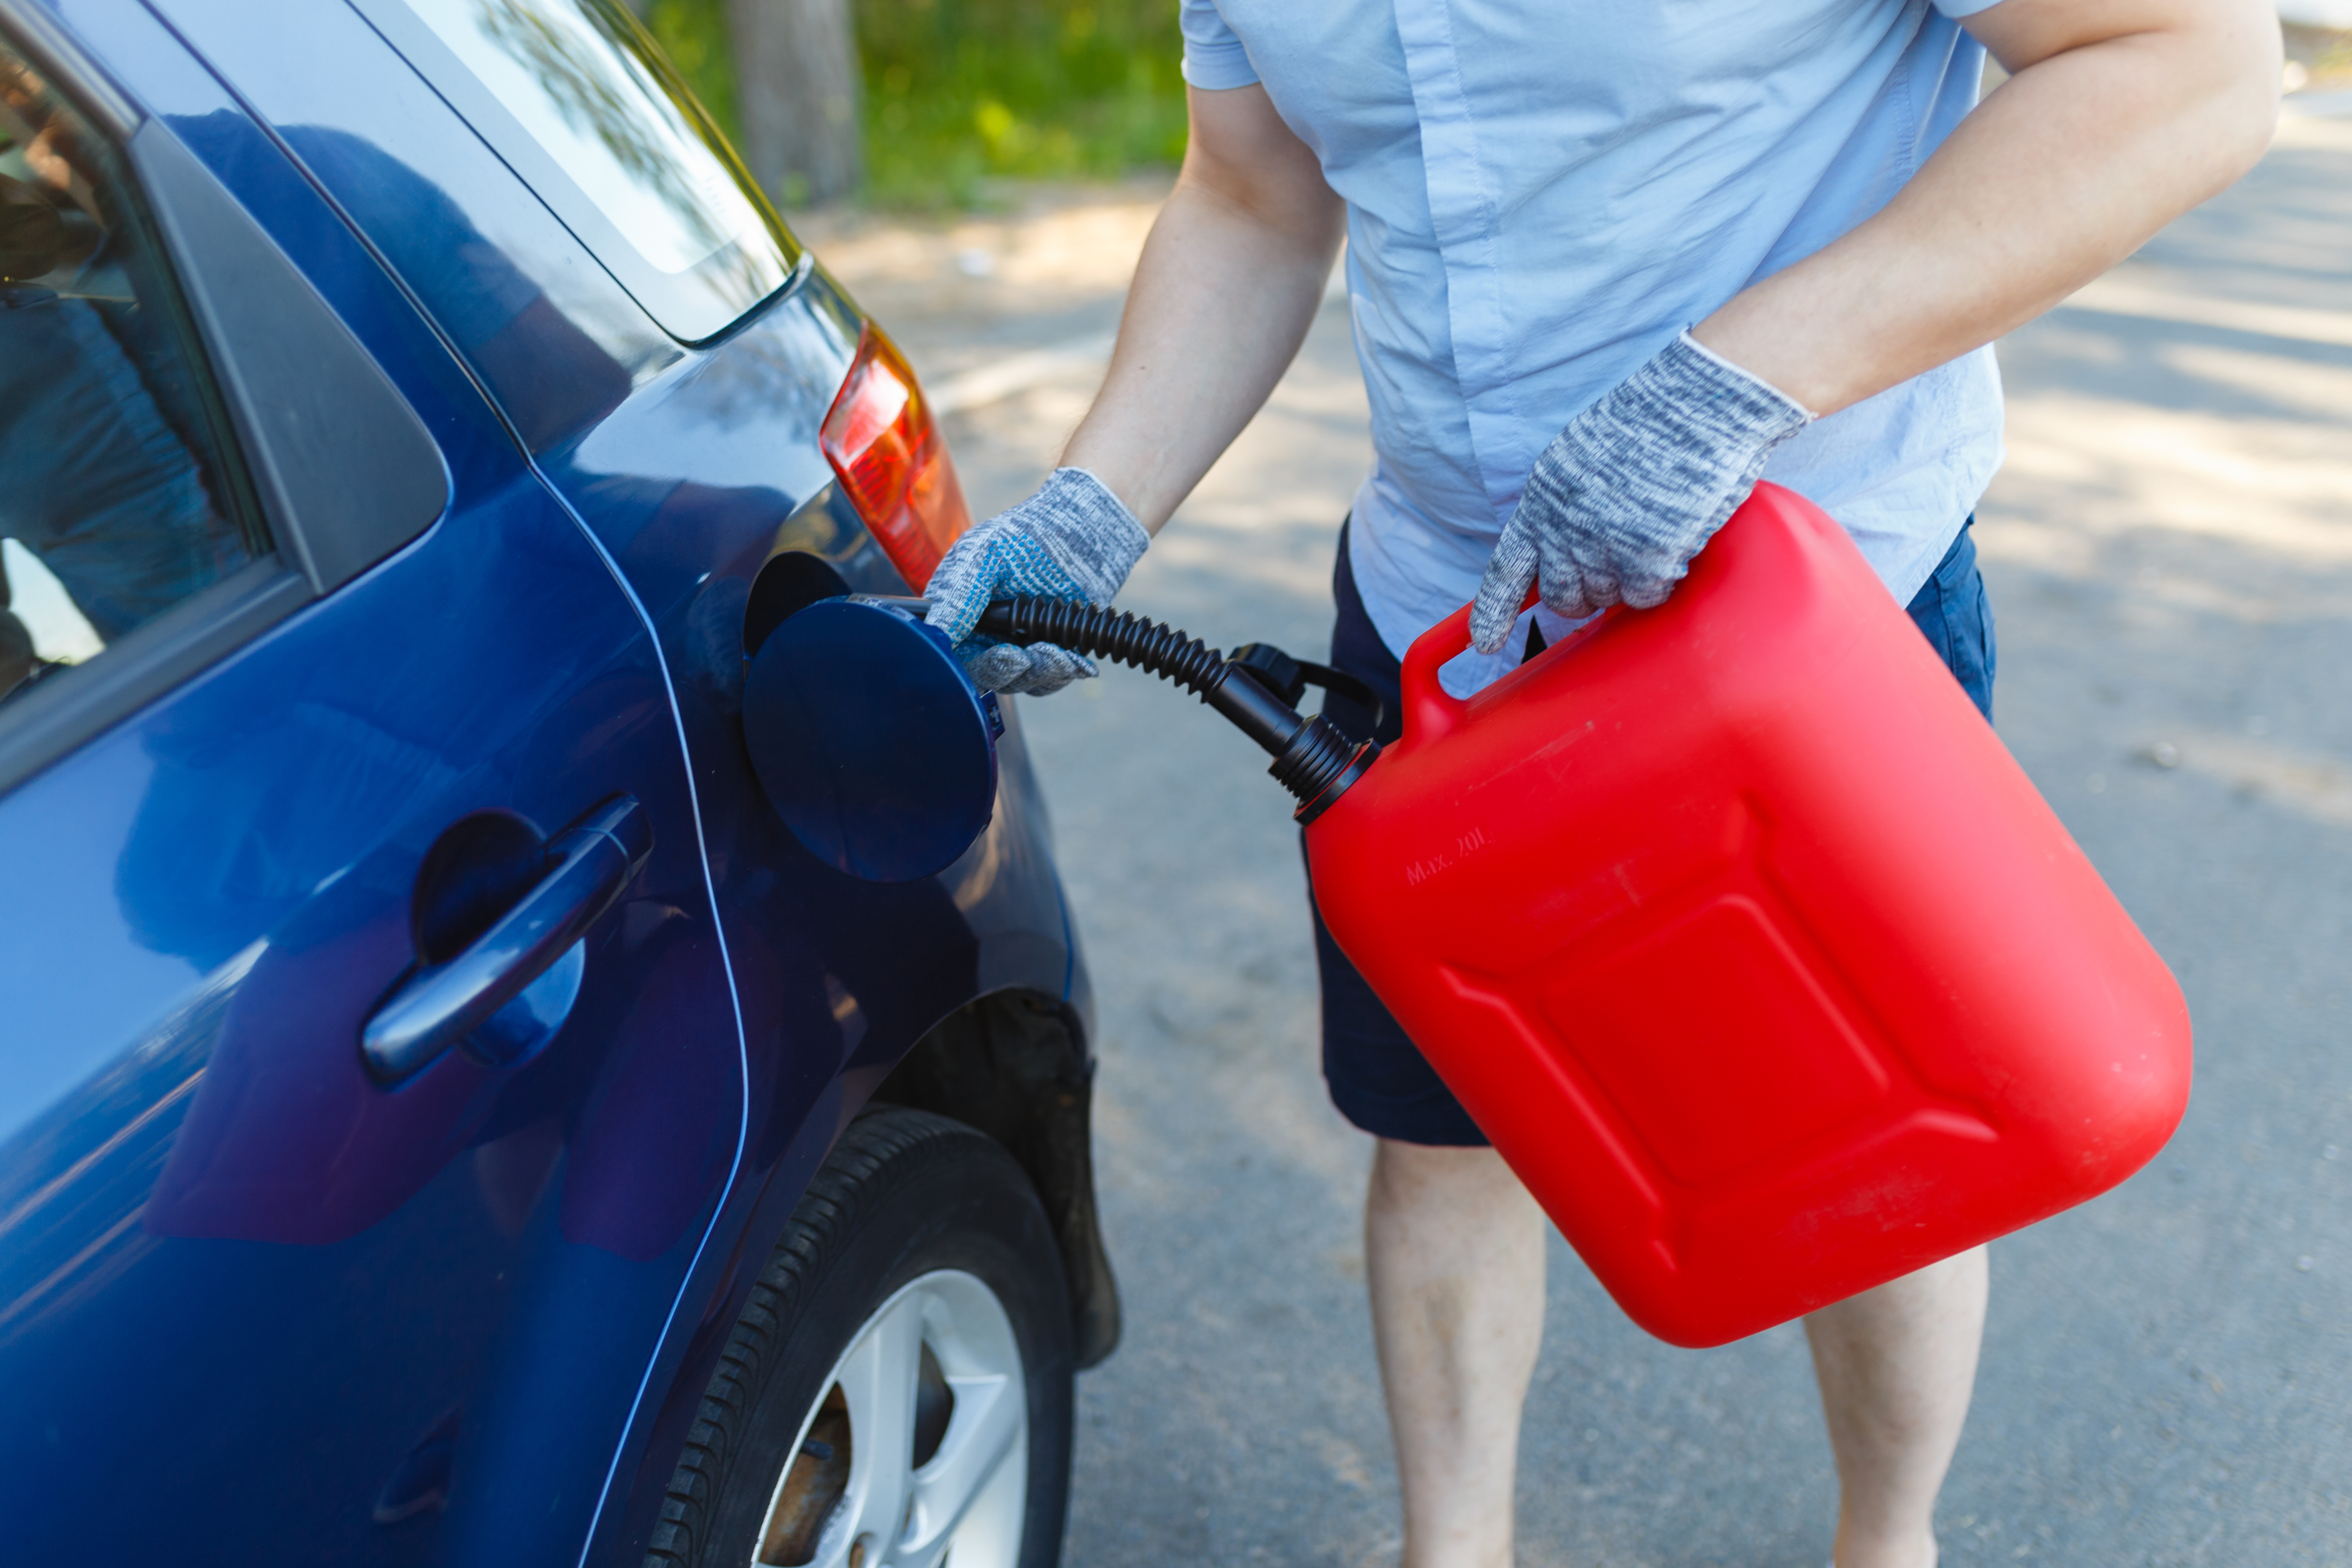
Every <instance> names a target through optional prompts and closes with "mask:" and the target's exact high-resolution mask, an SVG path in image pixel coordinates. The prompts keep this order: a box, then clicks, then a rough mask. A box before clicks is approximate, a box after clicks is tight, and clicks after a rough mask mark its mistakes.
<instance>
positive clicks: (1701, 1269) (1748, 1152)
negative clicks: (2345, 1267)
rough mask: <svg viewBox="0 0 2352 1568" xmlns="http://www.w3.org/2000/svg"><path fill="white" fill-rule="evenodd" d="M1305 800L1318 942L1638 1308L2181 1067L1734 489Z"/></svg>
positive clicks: (2153, 1018)
mask: <svg viewBox="0 0 2352 1568" xmlns="http://www.w3.org/2000/svg"><path fill="white" fill-rule="evenodd" d="M1468 626H1469V611H1468V609H1467V608H1466V607H1465V609H1463V610H1461V611H1459V612H1457V613H1455V614H1454V616H1450V617H1449V618H1448V619H1446V620H1445V621H1444V622H1443V623H1441V624H1440V625H1438V626H1435V627H1434V628H1433V629H1432V630H1431V631H1430V632H1429V633H1428V634H1427V635H1425V636H1424V637H1422V638H1421V640H1420V641H1418V642H1416V643H1415V644H1414V645H1413V646H1412V650H1411V651H1410V652H1409V653H1408V654H1407V655H1406V657H1405V660H1404V705H1405V714H1404V738H1403V739H1402V741H1401V742H1399V743H1397V744H1396V745H1393V746H1391V747H1390V748H1388V749H1387V750H1386V751H1385V752H1382V753H1381V756H1380V758H1379V760H1378V761H1377V762H1376V763H1374V764H1373V765H1372V767H1371V768H1370V771H1369V772H1367V773H1365V774H1364V776H1363V777H1362V778H1361V779H1360V780H1359V781H1358V782H1357V783H1356V784H1355V785H1354V786H1353V787H1352V788H1350V789H1349V791H1348V792H1347V793H1346V794H1345V795H1341V796H1340V797H1339V799H1338V800H1336V801H1335V802H1333V803H1332V805H1330V807H1329V808H1328V810H1326V811H1325V812H1324V813H1323V815H1322V816H1319V817H1318V818H1316V819H1315V820H1314V821H1313V822H1312V823H1311V824H1310V825H1309V826H1308V827H1307V860H1308V864H1309V867H1310V869H1311V872H1312V875H1313V879H1314V884H1315V889H1316V896H1317V900H1318V904H1319V905H1320V907H1321V909H1322V911H1323V915H1324V919H1325V920H1326V921H1327V922H1328V924H1329V926H1330V928H1331V932H1332V934H1333V936H1335V937H1336V938H1337V939H1338V940H1339V946H1340V948H1341V949H1342V950H1343V951H1344V952H1347V954H1348V956H1349V958H1350V959H1351V960H1353V961H1354V962H1355V963H1356V965H1357V967H1358V968H1359V969H1360V970H1361V971H1362V972H1363V973H1364V975H1365V977H1366V978H1367V979H1368V980H1370V983H1371V984H1372V988H1373V989H1374V991H1376V992H1377V993H1378V994H1380V997H1381V1000H1382V1001H1383V1002H1385V1003H1386V1004H1387V1005H1388V1006H1389V1008H1390V1010H1391V1012H1393V1013H1394V1014H1395V1015H1396V1016H1397V1018H1398V1020H1399V1021H1400V1022H1401V1023H1402V1025H1403V1026H1404V1027H1405V1029H1406V1031H1407V1032H1408V1033H1409V1034H1410V1035H1411V1036H1412V1038H1413V1040H1414V1042H1415V1043H1416V1044H1417V1045H1419V1046H1420V1047H1421V1048H1422V1050H1423V1054H1424V1055H1426V1056H1427V1057H1428V1058H1429V1060H1430V1062H1431V1063H1432V1065H1433V1066H1434V1067H1435V1068H1436V1069H1437V1071H1438V1073H1439V1075H1440V1076H1441V1077H1443V1078H1444V1079H1445V1081H1446V1083H1447V1085H1448V1086H1449V1087H1450V1088H1451V1089H1453V1090H1454V1093H1455V1094H1456V1095H1457V1096H1459V1097H1460V1099H1461V1100H1462V1102H1463V1104H1464V1106H1465V1107H1466V1108H1467V1109H1468V1110H1469V1112H1470V1114H1471V1116H1472V1117H1473V1118H1475V1120H1476V1121H1477V1123H1478V1125H1479V1126H1480V1127H1481V1128H1482V1129H1484V1130H1485V1131H1486V1134H1487V1136H1488V1137H1489V1138H1491V1139H1492V1140H1493V1141H1494V1143H1495V1146H1496V1150H1497V1151H1498V1152H1500V1153H1501V1154H1502V1156H1503V1158H1504V1159H1505V1160H1506V1161H1507V1163H1509V1164H1510V1166H1511V1168H1512V1169H1513V1170H1514V1171H1516V1172H1517V1173H1518V1174H1519V1176H1520V1178H1521V1179H1522V1180H1523V1181H1524V1182H1525V1183H1526V1184H1527V1185H1528V1190H1529V1191H1530V1192H1531V1193H1533V1194H1534V1195H1535V1197H1536V1199H1537V1201H1538V1203H1540V1204H1541V1205H1543V1207H1544V1209H1545V1211H1546V1212H1547V1213H1549V1215H1551V1217H1552V1219H1553V1221H1554V1222H1555V1223H1556V1224H1558V1225H1559V1228H1560V1230H1561V1232H1562V1233H1563V1234H1564V1235H1565V1236H1566V1237H1567V1238H1568V1240H1569V1242H1570V1245H1571V1246H1573V1247H1575V1248H1576V1250H1577V1252H1578V1253H1579V1254H1580V1255H1581V1256H1582V1258H1584V1260H1585V1262H1586V1263H1587V1264H1588V1265H1590V1266H1591V1268H1592V1270H1593V1272H1594V1273H1595V1274H1597V1275H1598V1276H1599V1277H1600V1279H1601V1283H1602V1284H1603V1285H1605V1286H1606V1287H1607V1288H1608V1289H1609V1291H1610V1293H1611V1294H1612V1296H1614V1297H1615V1298H1616V1299H1617V1301H1618V1302H1619V1304H1620V1305H1622V1307H1623V1308H1624V1309H1625V1310H1626V1311H1627V1312H1628V1313H1629V1314H1631V1315H1632V1316H1633V1319H1634V1321H1637V1322H1639V1323H1640V1324H1641V1325H1642V1326H1643V1328H1645V1329H1647V1330H1649V1331H1651V1332H1652V1333H1654V1334H1656V1335H1657V1336H1658V1337H1660V1338H1661V1339H1664V1340H1668V1341H1671V1342H1674V1343H1676V1344H1683V1345H1709V1344H1719V1343H1722V1342H1725V1341H1727V1340H1733V1339H1738V1338H1739V1337H1740V1336H1742V1335H1745V1334H1750V1333H1754V1332H1756V1331H1758V1330H1760V1329H1764V1328H1767V1327H1769V1326H1770V1325H1772V1324H1774V1323H1778V1322H1781V1321H1785V1320H1787V1319H1790V1318H1792V1317H1795V1316H1797V1315H1798V1314H1800V1313H1802V1312H1806V1311H1809V1310H1812V1309H1813V1308H1816V1307H1820V1306H1823V1305H1826V1304H1827V1303H1829V1302H1832V1301H1836V1300H1843V1298H1845V1297H1847V1296H1850V1295H1853V1294H1854V1293H1855V1292H1857V1291H1860V1290H1864V1289H1868V1288H1869V1287H1871V1286H1874V1285H1877V1284H1880V1283H1882V1282H1884V1281H1885V1280H1888V1279H1895V1278H1896V1277H1898V1276H1900V1275H1903V1274H1906V1273H1908V1272H1910V1271H1911V1270H1913V1269H1916V1268H1922V1267H1924V1266H1925V1265H1927V1264H1928V1263H1931V1262H1934V1261H1936V1260H1937V1259H1938V1258H1948V1257H1950V1256H1951V1255H1953V1254H1955V1253H1958V1252H1960V1251H1964V1250H1966V1249H1967V1248H1968V1247H1972V1246H1975V1245H1976V1244H1977V1243H1979V1242H1981V1241H1985V1240H1987V1239H1989V1238H1990V1237H1996V1236H2000V1235H2002V1234H2004V1233H2005V1232H2009V1231H2012V1230H2015V1229H2017V1228H2019V1227H2020V1226H2025V1225H2029V1224H2031V1223H2032V1222H2033V1221H2035V1220H2037V1219H2041V1218H2043V1217H2044V1216H2046V1215H2052V1214H2054V1213H2056V1212H2058V1211H2059V1210H2061V1209H2063V1208H2066V1207H2068V1206H2070V1205H2074V1204H2078V1203H2081V1202H2083V1201H2084V1199H2086V1198H2089V1197H2092V1196H2093V1195H2095V1194H2098V1193H2101V1192H2104V1191H2105V1190H2106V1189H2107V1188H2109V1187H2112V1186H2114V1185H2115V1184H2116V1183H2118V1182H2121V1181H2122V1180H2123V1179H2124V1178H2125V1177H2126V1176H2128V1175H2130V1174H2131V1173H2133V1172H2134V1171H2136V1170H2137V1169H2138V1168H2139V1167H2140V1166H2141V1165H2143V1164H2145V1163H2147V1161H2148V1160H2149V1159H2150V1158H2152V1157H2153V1156H2154V1155H2155V1153H2156V1152H2157V1151H2158V1149H2159V1148H2161V1147H2162V1146H2163V1144H2164V1142H2165V1140H2166V1139H2167V1138H2168V1137H2169V1136H2170V1134H2171V1132H2172V1129H2173V1127H2174V1126H2175V1125H2176V1124H2177V1123H2178V1122H2179V1120H2180V1116H2181V1112H2182V1111H2183V1110H2185V1109H2186V1107H2187V1104H2188V1099H2189V1014H2188V1007H2187V1005H2186V1004H2185V1003H2184V1002H2183V1001H2182V999H2181V995H2180V991H2179V986H2178V985H2176V984H2174V982H2173V979H2172V975H2171V973H2169V972H2168V970H2167V969H2166V968H2165V965H2164V963H2163V961H2162V960H2161V959H2159V958H2158V956H2157V955H2156V952H2155V951H2154V950H2153V949H2151V948H2150V947H2149V946H2148V944H2147V939H2146V938H2144V937H2143V936H2142V935H2141V934H2140V932H2139V931H2138V928H2137V927H2136V926H2135V925H2133V923H2132V921H2131V917H2130V916H2128V915H2126V913H2125V912H2124V910H2123V907H2122V906H2121V905H2120V904H2118V903H2117V902H2116V899H2115V896H2114V895H2113V894H2112V893H2110V892H2109V891H2108V890H2107V888H2106V885H2105V883H2104V882H2103V881H2101V880H2100V879H2099V875H2098V873H2097V872H2096V871H2095V870H2094V869H2093V868H2092V867H2091V864H2090V862H2089V860H2087V859H2086V858H2084V855H2083V852H2082V851H2081V850H2080V849H2079V848H2077V847H2075V845H2074V840H2073V839H2072V838H2071V837H2068V835H2067V833H2066V830H2065V829H2064V828H2063V826H2060V825H2059V822H2058V819H2057V817H2056V816H2054V815H2053V813H2052V812H2051V810H2050V808H2049V806H2048V805H2046V804H2044V802H2043V801H2042V797H2041V795H2039V794H2038V793H2036V792H2035V790H2034V788H2033V785H2032V784H2031V783H2030V782H2029V781H2028V780H2027V778H2026V776H2025V773H2024V772H2023V771H2022V770H2021V769H2020V768H2019V767H2018V765H2017V763H2016V762H2015V761H2013V760H2012V759H2011V756H2010V754H2009V752H2008V751H2007V750H2006V749H2005V748H2004V747H2003V746H2002V745H2001V743H2000V741H1999V740H1998V739H1996V738H1995V736H1994V734H1993V731H1992V729H1991V727H1990V725H1988V724H1987V723H1985V721H1984V720H1983V719H1982V718H1981V717H1980V716H1979V714H1978V713H1977V711H1976V710H1975V708H1974V707H1973V706H1971V704H1970V703H1969V700H1968V697H1967V696H1966V694H1965V693H1963V692H1962V691H1961V689H1960V688H1959V686H1958V683H1957V682H1955V681H1954V680H1953V679H1952V677H1951V675H1950V673H1949V672H1948V670H1946V669H1945V668H1944V667H1943V665H1942V663H1941V662H1940V661H1939V660H1938V659H1937V658H1936V656H1935V654H1934V652H1933V651H1932V650H1931V649H1930V648H1929V647H1928V645H1927V640H1926V639H1925V638H1923V637H1921V636H1920V635H1919V633H1918V630H1917V628H1916V626H1913V625H1912V623H1911V621H1910V619H1909V617H1908V616H1906V615H1905V614H1904V613H1903V612H1902V611H1901V609H1899V608H1898V607H1897V606H1896V605H1895V603H1894V601H1893V599H1892V598H1891V597H1890V596H1889V595H1888V594H1887V592H1886V590H1885V586H1884V585H1882V584H1880V582H1879V580H1878V578H1877V577H1876V575H1875V574H1874V573H1873V572H1872V571H1871V569H1870V567H1869V565H1868V564H1867V563H1865V562H1864V560H1863V558H1862V555H1861V553H1860V552H1858V551H1857V550H1856V549H1855V548H1854V546H1853V542H1852V541H1851V540H1849V539H1848V538H1847V537H1846V535H1845V532H1844V531H1843V530H1842V529H1841V528H1839V527H1838V526H1837V524H1836V523H1835V522H1833V521H1831V520H1830V519H1829V518H1828V517H1826V516H1824V515H1823V514H1822V512H1821V511H1820V510H1818V509H1817V508H1815V507H1814V506H1812V505H1811V503H1810V502H1808V501H1806V500H1803V499H1802V498H1801V497H1800V496H1797V495H1794V494H1792V493H1790V491H1787V490H1784V489H1779V488H1777V487H1775V486H1772V485H1769V484H1766V485H1759V486H1758V487H1757V489H1756V493H1755V495H1754V497H1753V498H1752V499H1751V500H1749V501H1748V503H1747V504H1746V505H1745V506H1743V507H1741V508H1740V509H1739V510H1738V512H1737V513H1736V514H1735V515H1734V516H1733V517H1732V519H1731V521H1729V522H1728V523H1727V524H1726V525H1725V526H1724V528H1723V529H1722V531H1720V532H1719V533H1718V534H1717V536H1716V538H1715V540H1714V541H1713V542H1711V543H1710V544H1709V545H1708V546H1707V548H1706V550H1705V551H1704V552H1701V553H1700V555H1699V557H1698V559H1697V560H1696V562H1695V563H1693V565H1692V568H1691V573H1690V575H1689V577H1688V579H1687V580H1686V581H1685V583H1684V584H1682V585H1681V587H1680V588H1679V589H1678V590H1677V591H1676V593H1675V595H1674V596H1673V597H1672V598H1671V599H1669V600H1668V601H1667V602H1666V603H1665V604H1664V605H1662V606H1661V607H1659V608H1657V609H1654V610H1646V611H1630V610H1623V609H1620V610H1615V611H1612V612H1610V613H1609V614H1607V615H1605V616H1601V618H1600V619H1599V620H1597V621H1595V622H1593V623H1592V624H1591V625H1590V626H1586V627H1584V628H1583V629H1581V630H1580V631H1579V632H1578V633H1577V634H1576V635H1574V636H1573V637H1568V638H1565V639H1563V640H1562V641H1561V642H1560V643H1559V644H1558V645H1557V646H1555V647H1551V648H1549V649H1548V650H1546V651H1545V652H1544V653H1542V654H1540V655H1538V657H1537V658H1535V659H1533V660H1531V661H1529V662H1528V664H1526V665H1524V666H1522V667H1521V668H1518V669H1517V670H1514V671H1513V672H1511V673H1510V674H1509V675H1507V676H1506V677H1504V678H1503V679H1501V680H1499V681H1497V682H1496V683H1495V684H1494V685H1493V686H1491V687H1489V688H1487V689H1486V690H1484V691H1482V692H1480V693H1479V694H1478V695H1477V696H1475V697H1474V698H1472V699H1470V700H1468V701H1466V702H1465V701H1460V700H1455V699H1454V698H1452V697H1450V696H1449V695H1447V694H1446V693H1445V692H1444V689H1442V688H1441V687H1440V686H1439V684H1438V679H1437V672H1438V668H1439V666H1440V665H1442V664H1444V662H1445V661H1446V660H1447V659H1449V658H1452V657H1453V656H1454V654H1456V653H1458V652H1460V651H1461V650H1462V649H1463V648H1464V647H1466V646H1467V644H1468Z"/></svg>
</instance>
